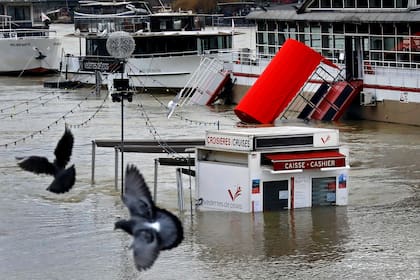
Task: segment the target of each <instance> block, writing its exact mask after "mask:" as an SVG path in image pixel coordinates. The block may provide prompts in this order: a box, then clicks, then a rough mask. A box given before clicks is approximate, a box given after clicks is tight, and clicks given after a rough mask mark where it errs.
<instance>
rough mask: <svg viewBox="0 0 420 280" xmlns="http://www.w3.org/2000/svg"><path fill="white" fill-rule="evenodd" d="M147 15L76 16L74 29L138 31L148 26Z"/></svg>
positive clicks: (88, 31)
mask: <svg viewBox="0 0 420 280" xmlns="http://www.w3.org/2000/svg"><path fill="white" fill-rule="evenodd" d="M147 17H148V16H147V15H127V16H124V17H122V16H116V15H92V16H75V17H74V29H75V30H79V31H80V32H81V33H99V32H103V31H107V32H109V33H110V32H114V31H127V32H136V31H139V30H142V29H145V28H146V23H145V21H146V19H147Z"/></svg>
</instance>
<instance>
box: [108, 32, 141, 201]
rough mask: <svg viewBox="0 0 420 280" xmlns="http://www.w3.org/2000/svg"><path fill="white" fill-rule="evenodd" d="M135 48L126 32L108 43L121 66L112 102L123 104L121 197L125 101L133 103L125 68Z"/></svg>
mask: <svg viewBox="0 0 420 280" xmlns="http://www.w3.org/2000/svg"><path fill="white" fill-rule="evenodd" d="M135 46H136V44H135V42H134V39H133V37H131V36H130V34H128V33H127V32H124V31H117V32H113V33H111V34H110V35H109V37H108V39H107V41H106V49H107V51H108V53H109V54H110V55H112V56H113V57H115V58H116V59H119V60H120V64H121V68H120V71H121V78H120V79H114V80H113V85H114V92H113V93H111V97H112V102H121V147H120V149H121V196H122V195H123V194H124V100H127V101H128V102H132V101H133V92H132V91H130V83H129V80H128V79H125V78H124V71H125V68H124V66H125V63H126V59H127V58H128V57H130V55H131V54H132V53H133V52H134V48H135Z"/></svg>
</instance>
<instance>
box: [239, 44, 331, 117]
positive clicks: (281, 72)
mask: <svg viewBox="0 0 420 280" xmlns="http://www.w3.org/2000/svg"><path fill="white" fill-rule="evenodd" d="M322 60H324V58H323V57H322V56H321V55H320V54H319V53H317V52H315V51H314V50H312V49H311V48H309V47H307V46H305V45H304V44H302V43H300V42H298V41H296V40H292V39H289V40H287V41H286V42H285V43H284V45H283V46H282V48H281V49H280V51H279V52H278V53H277V54H276V56H275V57H274V58H273V59H272V60H271V62H270V64H269V65H268V66H267V68H266V69H265V70H264V72H263V73H262V74H261V76H260V78H259V79H258V80H257V81H256V82H255V84H254V85H253V86H252V87H251V88H250V89H249V90H248V92H247V94H246V95H245V96H244V97H243V98H242V100H241V102H240V103H239V104H238V106H236V108H235V110H234V111H235V114H236V115H237V116H238V117H239V119H241V120H242V121H243V122H247V123H262V124H269V123H273V122H274V120H275V119H276V118H277V117H278V116H279V115H280V113H281V112H283V111H284V109H285V108H286V107H287V106H288V104H289V103H290V102H291V101H292V100H293V98H294V97H295V96H296V94H297V93H298V92H299V90H300V89H301V87H302V86H303V85H304V83H305V82H306V81H307V79H308V77H309V76H310V75H311V74H312V72H313V71H314V70H315V68H316V67H317V66H318V65H319V63H320V62H321V61H322Z"/></svg>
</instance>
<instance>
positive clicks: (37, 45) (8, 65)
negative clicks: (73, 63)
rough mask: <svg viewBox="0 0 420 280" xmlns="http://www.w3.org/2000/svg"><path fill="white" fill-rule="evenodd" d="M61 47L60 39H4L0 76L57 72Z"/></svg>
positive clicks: (0, 42) (0, 47) (0, 41)
mask: <svg viewBox="0 0 420 280" xmlns="http://www.w3.org/2000/svg"><path fill="white" fill-rule="evenodd" d="M61 47H62V43H61V40H60V39H59V38H58V37H51V38H46V37H35V38H2V39H0V50H1V51H2V53H3V54H2V56H1V63H0V74H3V75H5V74H16V73H19V74H20V73H22V72H24V73H26V74H28V73H31V74H44V73H49V72H55V71H57V70H58V69H59V65H60V50H61Z"/></svg>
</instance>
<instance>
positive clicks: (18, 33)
mask: <svg viewBox="0 0 420 280" xmlns="http://www.w3.org/2000/svg"><path fill="white" fill-rule="evenodd" d="M54 36H57V33H56V31H55V30H49V29H40V28H25V29H2V30H0V39H1V38H15V39H19V38H24V37H31V38H37V37H38V38H45V37H54Z"/></svg>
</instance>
